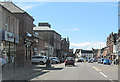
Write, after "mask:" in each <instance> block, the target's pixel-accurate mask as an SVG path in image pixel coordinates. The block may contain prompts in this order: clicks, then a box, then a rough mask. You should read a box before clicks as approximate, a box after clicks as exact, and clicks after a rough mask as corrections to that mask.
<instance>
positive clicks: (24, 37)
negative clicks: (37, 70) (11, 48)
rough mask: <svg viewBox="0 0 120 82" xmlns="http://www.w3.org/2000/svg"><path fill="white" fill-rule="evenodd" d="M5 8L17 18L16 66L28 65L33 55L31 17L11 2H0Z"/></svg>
mask: <svg viewBox="0 0 120 82" xmlns="http://www.w3.org/2000/svg"><path fill="white" fill-rule="evenodd" d="M0 4H1V5H3V6H4V7H5V8H6V9H7V10H9V11H10V12H12V13H13V14H14V15H15V16H16V17H17V18H18V19H19V24H18V25H19V33H18V34H19V44H18V45H17V46H16V50H17V52H18V53H16V62H17V63H18V64H17V66H28V65H32V64H31V56H32V55H33V38H34V37H33V21H34V19H33V17H32V16H30V15H29V14H28V13H27V12H25V11H24V10H22V9H20V8H19V7H17V6H16V5H15V4H14V3H12V2H1V3H0Z"/></svg>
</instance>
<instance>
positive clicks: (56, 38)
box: [33, 23, 61, 57]
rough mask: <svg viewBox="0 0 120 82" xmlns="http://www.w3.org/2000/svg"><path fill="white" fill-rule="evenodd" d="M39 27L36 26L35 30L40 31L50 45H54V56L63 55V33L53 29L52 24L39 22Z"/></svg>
mask: <svg viewBox="0 0 120 82" xmlns="http://www.w3.org/2000/svg"><path fill="white" fill-rule="evenodd" d="M39 25H41V26H38V27H34V29H33V30H34V31H35V32H38V33H39V35H40V36H41V37H42V38H43V39H44V40H45V41H47V42H48V43H49V44H50V45H52V46H53V56H56V57H61V54H60V49H61V35H60V34H59V33H57V32H56V31H54V30H52V29H51V27H50V26H51V25H44V23H43V24H41V23H39Z"/></svg>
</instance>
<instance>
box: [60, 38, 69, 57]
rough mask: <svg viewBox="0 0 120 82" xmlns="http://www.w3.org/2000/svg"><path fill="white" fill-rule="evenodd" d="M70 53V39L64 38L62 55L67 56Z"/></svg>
mask: <svg viewBox="0 0 120 82" xmlns="http://www.w3.org/2000/svg"><path fill="white" fill-rule="evenodd" d="M68 53H69V39H68V38H62V39H61V57H62V58H65V57H66V56H67V55H68Z"/></svg>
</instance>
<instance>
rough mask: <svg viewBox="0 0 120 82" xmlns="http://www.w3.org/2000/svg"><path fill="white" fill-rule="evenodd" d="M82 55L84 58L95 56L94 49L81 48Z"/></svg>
mask: <svg viewBox="0 0 120 82" xmlns="http://www.w3.org/2000/svg"><path fill="white" fill-rule="evenodd" d="M81 57H82V58H84V59H90V58H93V51H92V50H81Z"/></svg>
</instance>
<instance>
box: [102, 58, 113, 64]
mask: <svg viewBox="0 0 120 82" xmlns="http://www.w3.org/2000/svg"><path fill="white" fill-rule="evenodd" d="M103 64H107V65H110V64H111V62H110V60H109V59H104V61H103Z"/></svg>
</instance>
